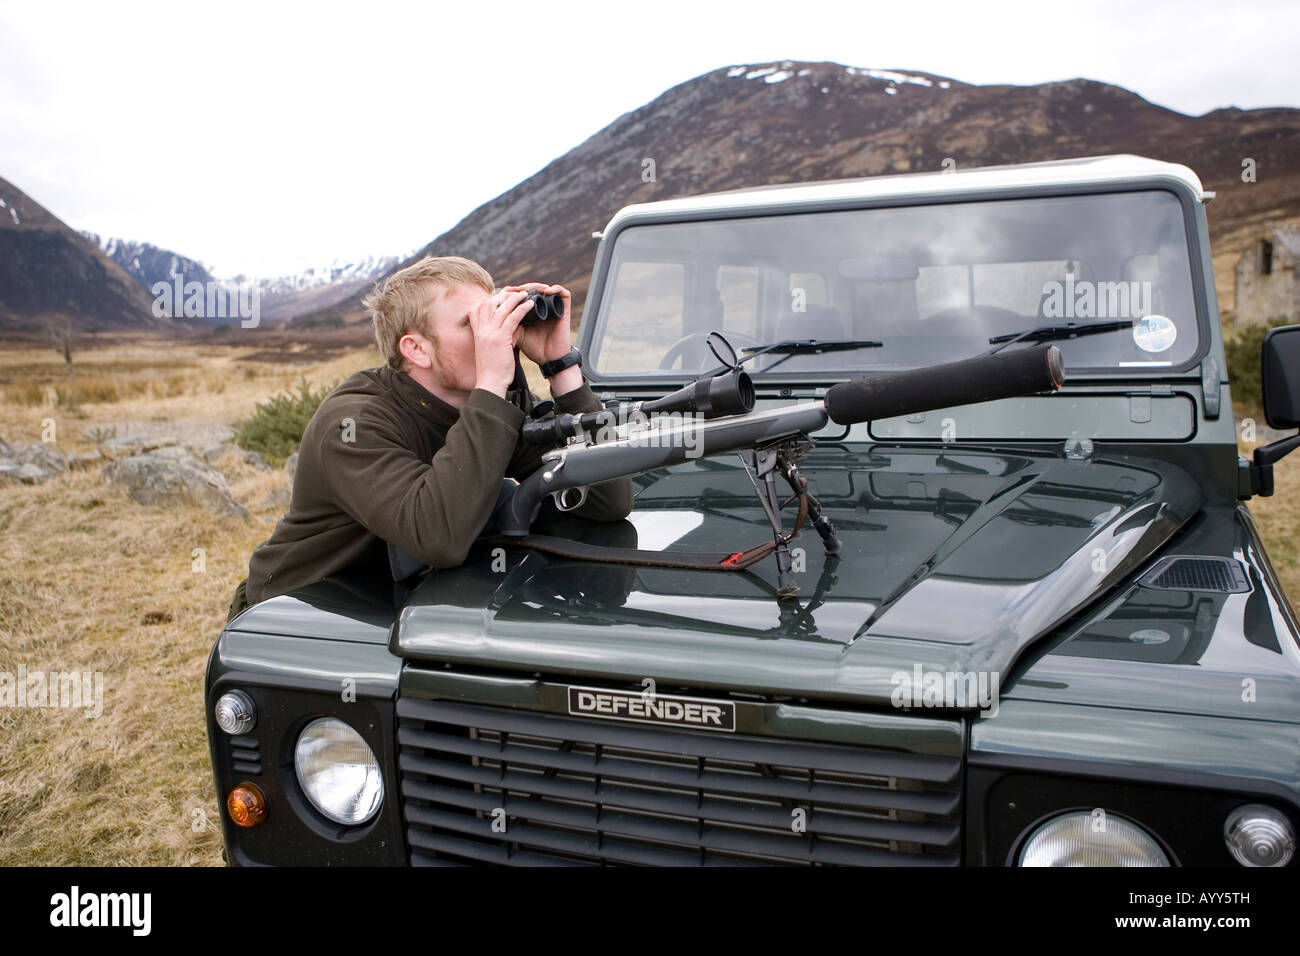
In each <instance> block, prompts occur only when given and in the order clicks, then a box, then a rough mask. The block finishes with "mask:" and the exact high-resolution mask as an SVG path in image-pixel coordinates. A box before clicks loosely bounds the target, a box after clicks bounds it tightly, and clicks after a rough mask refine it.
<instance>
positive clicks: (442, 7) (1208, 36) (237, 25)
mask: <svg viewBox="0 0 1300 956" xmlns="http://www.w3.org/2000/svg"><path fill="white" fill-rule="evenodd" d="M1297 50H1300V3H1296V2H1294V0H1219V2H1214V3H1207V2H1200V0H1184V2H1174V3H1165V2H1155V0H1142V2H1139V0H1123V2H1116V0H1090V2H1087V3H1054V2H1052V0H1037V2H1031V3H1018V2H1010V3H1002V4H998V3H979V2H975V0H964V2H954V3H948V2H943V0H924V2H915V3H900V2H895V0H891V2H888V3H877V2H873V0H856V2H854V0H849V2H824V3H823V2H816V0H808V2H803V3H791V2H789V0H782V2H764V0H747V2H745V3H742V4H715V3H701V2H699V0H694V2H676V0H646V2H640V3H635V2H633V3H615V2H612V0H605V2H603V3H579V2H572V3H566V2H563V0H548V2H546V3H538V2H535V0H534V2H530V3H510V2H495V0H494V2H489V3H466V4H449V3H446V2H442V3H428V2H416V3H395V2H387V0H365V2H361V3H356V2H354V3H351V4H335V3H328V2H320V3H301V4H299V3H290V2H284V0H261V2H257V3H245V2H239V0H233V2H226V3H212V4H206V3H188V2H187V3H175V2H169V3H152V2H149V3H144V2H139V3H137V2H131V0H119V2H114V3H102V2H96V3H89V2H87V3H74V2H60V0H47V2H41V3H36V2H32V0H19V2H12V0H0V178H4V179H8V180H9V181H10V182H12V183H13V184H14V185H15V186H17V187H18V188H19V189H22V190H23V191H24V192H26V193H27V194H28V195H30V196H31V197H32V198H33V199H35V200H36V201H37V202H39V203H40V204H42V205H43V206H45V208H46V209H48V210H49V211H50V212H52V213H53V214H54V215H56V216H58V217H59V218H60V219H62V220H63V221H64V222H66V223H68V224H69V225H70V226H72V227H74V228H76V229H88V230H91V231H94V232H97V233H100V234H101V235H105V236H116V237H119V238H125V239H134V240H139V241H145V242H151V243H153V244H155V245H158V246H162V247H164V248H168V249H172V250H174V251H176V252H179V253H181V254H183V255H186V256H189V257H190V258H194V259H198V260H200V261H202V262H204V263H207V264H208V265H210V266H211V267H213V268H214V269H215V271H216V274H217V275H220V276H233V275H235V274H238V273H243V274H245V275H254V276H268V277H269V276H275V275H284V274H290V273H294V272H298V271H301V270H303V269H305V268H308V267H311V266H320V265H325V264H328V263H330V262H333V261H336V260H337V261H355V260H358V259H361V258H363V257H365V256H385V255H397V254H405V253H410V252H412V251H414V250H416V249H417V248H419V247H420V246H423V245H424V244H425V243H427V242H429V241H431V240H432V239H434V238H436V237H437V236H438V235H440V234H441V233H443V232H445V231H446V230H448V229H450V228H451V227H452V226H454V225H455V224H456V223H457V222H459V221H460V220H461V219H462V218H464V217H465V216H466V215H468V214H469V213H470V212H472V211H473V210H474V209H475V208H476V207H478V206H479V205H481V204H483V203H485V202H487V201H489V200H491V199H493V198H495V197H496V196H498V195H500V194H502V193H504V192H507V191H508V190H510V189H511V188H512V187H513V186H515V185H516V184H518V183H519V182H520V181H522V180H524V179H526V178H527V177H529V176H530V175H532V174H533V173H535V172H537V171H538V170H540V169H541V168H543V167H544V166H545V165H546V164H547V163H549V162H550V161H551V160H552V159H555V158H556V157H558V156H560V155H562V154H563V153H565V152H566V151H568V150H569V149H571V148H573V147H574V146H577V145H579V144H580V143H582V142H583V141H584V140H586V139H587V138H588V137H590V136H591V135H593V134H594V133H596V132H598V131H599V130H601V129H602V128H603V127H605V126H607V125H608V124H609V123H611V122H613V121H614V120H615V119H617V118H618V117H619V116H620V115H622V114H623V113H626V112H629V111H631V110H635V109H637V108H638V107H640V106H642V105H644V104H646V103H648V102H649V101H651V100H652V99H654V98H655V97H656V96H658V95H659V94H660V93H662V92H664V91H665V90H667V89H669V88H670V87H673V86H675V85H677V84H679V83H682V82H685V81H687V80H689V79H691V78H693V77H696V76H699V75H701V74H703V73H707V72H709V71H711V70H715V69H718V68H720V67H724V66H732V65H754V66H761V65H766V64H770V63H773V62H780V61H782V60H810V61H823V60H828V61H832V62H838V63H842V64H844V65H846V66H855V67H865V68H873V69H901V70H916V71H922V72H927V73H934V74H939V75H942V76H949V77H952V78H954V79H958V80H961V81H963V82H968V83H981V84H987V83H1010V84H1034V83H1044V82H1049V81H1053V80H1063V79H1070V78H1073V77H1077V76H1083V77H1087V78H1089V79H1094V80H1100V81H1103V82H1107V83H1114V84H1117V85H1120V86H1124V87H1126V88H1128V89H1131V90H1133V91H1134V92H1136V93H1138V94H1140V95H1141V96H1143V97H1144V98H1146V99H1147V100H1150V101H1152V102H1154V103H1157V104H1159V105H1161V106H1165V107H1169V108H1171V109H1175V110H1178V111H1179V112H1183V113H1188V114H1192V115H1199V114H1201V113H1205V112H1208V111H1210V110H1213V109H1217V108H1219V107H1223V106H1238V107H1241V108H1243V109H1251V108H1257V107H1265V106H1300V65H1297V64H1298V63H1300V56H1297ZM539 130H540V131H545V132H546V135H544V136H539V135H538V131H539Z"/></svg>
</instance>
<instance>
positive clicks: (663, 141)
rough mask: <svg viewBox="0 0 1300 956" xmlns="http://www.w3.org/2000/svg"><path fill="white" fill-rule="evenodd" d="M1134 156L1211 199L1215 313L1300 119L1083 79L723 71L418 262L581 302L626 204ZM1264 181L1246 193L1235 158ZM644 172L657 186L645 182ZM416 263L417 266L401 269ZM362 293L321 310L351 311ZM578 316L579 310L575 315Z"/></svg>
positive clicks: (1286, 210)
mask: <svg viewBox="0 0 1300 956" xmlns="http://www.w3.org/2000/svg"><path fill="white" fill-rule="evenodd" d="M1108 153H1135V154H1138V155H1142V156H1150V157H1153V158H1156V159H1163V160H1168V161H1172V162H1180V163H1184V164H1186V165H1188V166H1190V167H1191V168H1192V169H1194V170H1196V172H1197V173H1198V174H1199V175H1200V176H1201V178H1202V180H1203V181H1204V182H1205V184H1206V187H1207V188H1208V189H1213V190H1216V191H1217V192H1218V197H1217V198H1216V199H1215V200H1214V201H1213V202H1212V203H1211V204H1210V207H1209V217H1210V224H1211V230H1212V238H1213V240H1214V242H1215V265H1216V275H1217V276H1218V284H1219V300H1220V303H1221V305H1223V306H1230V305H1231V298H1232V283H1231V261H1232V259H1233V258H1235V255H1236V254H1237V253H1239V252H1240V251H1241V249H1244V248H1245V246H1246V245H1247V244H1248V243H1249V241H1250V239H1251V235H1252V234H1251V232H1250V230H1251V228H1252V227H1253V226H1254V225H1256V224H1258V223H1261V222H1265V221H1271V220H1275V219H1282V218H1290V217H1294V216H1297V215H1300V175H1297V173H1300V110H1296V109H1261V110H1238V109H1222V110H1216V111H1214V112H1212V113H1207V114H1206V115H1204V116H1200V117H1192V116H1186V115H1183V114H1181V113H1177V112H1174V111H1173V110H1168V109H1164V108H1163V107H1159V106H1156V105H1154V104H1152V103H1149V102H1147V101H1146V100H1144V99H1143V98H1142V97H1140V96H1138V95H1136V94H1135V93H1132V92H1130V91H1128V90H1125V89H1122V88H1120V87H1116V86H1110V85H1107V84H1104V83H1097V82H1093V81H1091V80H1084V79H1076V80H1070V81H1068V82H1062V83H1048V84H1043V85H1039V86H974V85H970V84H966V83H962V82H959V81H957V80H954V79H948V78H944V77H939V76H935V75H931V74H922V73H911V72H900V71H888V70H866V69H858V68H854V67H845V66H842V65H840V64H835V63H800V62H791V61H786V62H784V63H779V64H776V63H772V64H759V65H755V66H737V67H726V68H722V69H718V70H714V71H712V72H710V73H706V74H704V75H702V76H699V77H696V78H695V79H692V80H689V81H687V82H685V83H682V84H680V85H678V86H675V87H673V88H672V89H670V90H668V91H667V92H665V93H663V94H662V95H661V96H659V97H658V98H656V99H655V100H653V101H652V102H650V103H648V104H646V105H645V106H643V107H640V108H639V109H636V110H633V111H632V112H630V113H626V114H624V115H623V116H620V117H619V118H618V119H616V120H615V121H614V122H612V123H611V124H610V125H608V126H607V127H605V128H604V129H602V130H600V131H599V132H597V133H596V134H594V135H593V136H591V137H590V138H589V139H588V140H586V141H585V142H584V143H582V144H581V145H580V146H578V147H576V148H574V149H572V150H570V151H569V152H568V153H566V154H564V155H563V156H560V157H559V158H557V159H556V160H554V161H553V162H551V163H550V164H549V165H547V166H546V167H545V168H544V169H542V170H541V171H540V172H538V173H536V174H535V175H533V176H531V177H529V178H528V179H526V180H525V181H523V182H522V183H520V184H519V185H518V186H516V187H515V188H513V189H511V190H510V191H509V192H506V193H503V194H502V195H500V196H498V197H497V198H496V199H493V200H492V201H490V202H488V203H485V204H484V205H482V206H480V207H478V208H477V209H475V210H474V211H473V212H471V213H470V214H469V215H467V216H466V217H465V218H464V219H463V220H461V221H460V222H459V223H458V224H457V225H456V226H455V227H454V228H452V229H451V230H450V231H448V232H446V233H444V234H443V235H441V236H438V237H437V238H436V239H434V240H433V241H432V242H430V243H429V244H428V245H427V246H426V247H425V248H423V249H421V250H420V252H419V253H417V254H416V257H417V258H418V257H419V256H423V255H429V254H432V255H463V256H468V257H470V258H472V259H475V260H477V261H479V262H481V263H482V264H483V265H484V266H485V267H487V268H488V270H489V271H490V272H491V273H492V275H493V278H494V279H495V280H496V281H497V282H498V284H506V283H509V282H517V281H525V280H530V279H538V280H543V281H556V282H562V283H564V284H565V285H567V286H569V288H571V289H572V290H573V291H574V293H575V302H576V303H578V304H579V309H580V305H581V303H582V302H583V300H584V299H585V294H586V291H587V285H588V282H589V279H590V270H591V266H592V260H593V255H594V252H595V244H594V242H593V241H592V239H591V234H592V232H593V231H597V230H600V229H602V228H603V227H604V225H605V224H606V222H608V220H609V218H610V216H612V215H613V213H614V212H615V211H616V210H617V209H618V208H619V207H621V206H624V205H626V204H628V203H633V202H647V201H652V200H656V199H669V198H672V197H675V196H681V195H690V194H697V193H705V192H716V191H720V190H726V189H737V188H743V187H749V186H758V185H764V184H768V183H786V182H801V181H814V180H824V179H843V178H850V177H857V176H875V175H880V174H886V173H900V172H911V171H925V170H939V169H941V168H942V164H943V161H944V159H946V158H951V159H953V160H954V161H955V163H956V164H957V166H958V167H959V168H962V167H969V166H995V165H1001V164H1006V163H1020V162H1036V161H1042V160H1050V159H1063V158H1067V157H1074V156H1096V155H1104V154H1108ZM1245 158H1251V159H1254V160H1255V163H1256V169H1257V171H1258V175H1257V181H1256V182H1254V183H1243V182H1242V181H1241V172H1242V160H1243V159H1245ZM646 159H653V160H654V164H655V181H654V182H643V181H642V172H643V169H644V168H645V166H644V164H643V162H644V160H646ZM408 261H410V260H408ZM360 309H361V304H360V294H356V295H353V296H350V297H349V298H347V299H344V300H342V301H341V302H338V303H336V304H332V305H331V306H329V307H328V308H326V309H323V310H322V312H323V313H324V312H335V313H345V314H348V315H351V316H353V317H357V316H359V314H360ZM575 311H577V310H575Z"/></svg>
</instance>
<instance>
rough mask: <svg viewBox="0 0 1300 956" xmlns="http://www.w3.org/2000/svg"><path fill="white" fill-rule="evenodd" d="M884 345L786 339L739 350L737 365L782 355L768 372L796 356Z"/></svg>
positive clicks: (853, 341)
mask: <svg viewBox="0 0 1300 956" xmlns="http://www.w3.org/2000/svg"><path fill="white" fill-rule="evenodd" d="M884 344H885V343H883V342H874V341H871V340H869V339H842V340H834V339H832V340H829V341H823V340H821V339H787V340H786V341H784V342H774V343H772V344H771V345H760V346H756V347H751V348H747V349H741V351H742V352H744V353H745V357H744V358H743V359H741V360H740V361H739V362H738V363H737V364H739V365H744V364H745V363H746V362H748V361H749V360H750V359H752V358H757V357H758V356H760V355H769V354H770V355H784V356H785V358H780V359H777V360H776V361H775V362H773V363H772V364H771V365H769V366H768V367H767V368H765V369H763V371H764V372H770V371H771V370H772V369H774V368H776V367H777V366H778V365H780V364H781V363H782V362H784V361H786V359H790V358H793V357H794V356H796V355H820V354H822V353H823V352H850V351H853V350H854V349H878V348H880V347H881V346H882V345H884Z"/></svg>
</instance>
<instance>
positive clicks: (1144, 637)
mask: <svg viewBox="0 0 1300 956" xmlns="http://www.w3.org/2000/svg"><path fill="white" fill-rule="evenodd" d="M1128 639H1129V640H1130V641H1132V642H1133V643H1134V644H1164V643H1166V642H1167V641H1168V640H1169V632H1168V631H1162V630H1160V628H1158V627H1147V628H1143V629H1142V630H1140V631H1134V632H1133V633H1132V634H1130V635H1129V636H1128Z"/></svg>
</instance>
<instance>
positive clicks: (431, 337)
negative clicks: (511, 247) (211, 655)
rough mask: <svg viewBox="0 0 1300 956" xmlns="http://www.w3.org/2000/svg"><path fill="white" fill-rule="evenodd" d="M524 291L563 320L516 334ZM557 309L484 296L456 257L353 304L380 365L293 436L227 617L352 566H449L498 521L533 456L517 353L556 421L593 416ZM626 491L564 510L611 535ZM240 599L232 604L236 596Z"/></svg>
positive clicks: (479, 273)
mask: <svg viewBox="0 0 1300 956" xmlns="http://www.w3.org/2000/svg"><path fill="white" fill-rule="evenodd" d="M529 291H537V292H541V293H544V294H550V293H558V294H559V295H560V296H561V297H562V299H563V302H564V315H563V316H562V317H561V318H558V319H553V320H550V321H547V322H541V323H537V324H531V325H528V326H521V325H520V324H519V323H520V321H521V320H522V319H523V317H524V316H525V315H526V314H527V313H528V311H529V309H530V308H531V301H530V300H529V298H528V292H529ZM570 302H571V296H570V294H569V291H568V290H567V289H565V288H564V287H562V286H558V285H545V284H543V283H540V282H530V283H526V284H524V285H518V286H506V287H505V288H504V289H502V290H500V291H497V292H494V291H493V285H492V277H491V276H490V275H488V273H487V272H486V271H485V270H484V269H483V268H482V267H481V266H479V265H478V264H477V263H474V262H471V261H470V260H468V259H462V258H460V257H458V256H446V257H440V258H434V257H427V258H425V259H422V260H421V261H419V262H417V263H415V264H414V265H411V266H408V267H407V268H405V269H402V270H400V271H398V272H395V273H394V274H393V275H391V276H389V277H388V279H386V280H385V281H384V282H382V283H380V284H379V285H378V286H377V287H376V288H375V290H374V291H373V292H372V293H371V294H370V295H369V296H367V298H366V300H365V305H366V308H367V309H368V310H369V312H370V315H371V318H372V319H373V321H374V327H375V342H376V343H377V344H378V346H379V351H380V354H381V355H383V357H384V359H385V361H386V363H387V364H386V365H384V366H382V367H380V368H374V369H366V370H364V371H361V372H357V373H356V374H355V375H353V376H351V377H350V378H348V379H347V380H346V381H344V382H343V383H342V384H341V385H340V386H339V387H338V388H336V389H335V390H334V391H333V392H331V393H330V394H329V395H328V396H327V397H326V398H325V400H324V401H323V402H321V405H320V407H319V408H318V409H317V410H316V414H315V415H313V416H312V419H311V421H310V422H309V423H308V425H307V428H306V430H305V431H304V433H303V438H302V446H301V448H300V450H299V456H298V468H297V471H296V473H295V476H294V482H293V495H292V498H291V500H290V505H289V512H288V514H286V515H285V516H284V518H282V519H281V520H280V521H279V522H278V523H277V524H276V526H275V530H274V532H273V533H272V534H271V537H270V538H269V539H268V540H267V541H265V542H263V543H262V544H261V545H259V546H258V548H257V549H256V550H255V551H254V552H253V556H252V559H251V560H250V561H249V565H248V578H247V580H246V582H241V585H240V588H239V589H237V590H236V593H235V599H234V601H232V603H231V611H230V616H231V617H232V618H233V616H234V615H235V614H237V613H238V612H239V611H240V610H242V609H243V608H244V607H246V606H248V605H250V604H256V603H258V602H259V601H264V600H266V599H267V598H270V597H275V596H276V595H279V594H284V593H286V592H288V591H291V590H293V589H294V588H297V587H301V586H303V585H306V584H310V583H312V582H314V581H319V580H321V579H322V578H325V577H328V576H329V575H331V574H334V573H336V572H338V571H341V570H343V569H345V568H349V567H352V566H355V565H358V564H361V563H363V562H376V563H379V564H380V565H381V566H382V565H388V566H390V567H391V568H392V571H393V576H394V577H395V578H398V577H404V576H406V574H408V573H409V572H410V571H411V570H412V569H413V568H418V567H420V566H423V565H428V566H431V567H434V568H446V567H455V566H456V565H458V564H461V563H462V562H463V561H464V560H465V556H466V554H467V553H468V552H469V549H470V546H471V545H472V544H473V542H474V540H475V538H477V537H478V536H479V534H480V533H481V532H482V531H483V529H484V527H485V525H486V524H487V522H488V519H489V518H490V517H491V515H492V512H493V510H494V509H495V507H496V504H497V500H498V496H499V493H500V491H501V488H502V480H503V479H504V478H506V477H510V478H515V479H522V478H524V477H526V476H527V475H528V474H530V473H531V472H533V471H534V470H536V468H537V467H538V466H539V465H540V463H541V455H542V452H543V451H544V449H542V448H539V447H530V446H521V445H520V444H519V431H520V426H521V425H522V424H523V422H524V420H525V417H526V415H527V414H528V413H529V412H530V411H531V409H532V406H533V402H534V398H533V396H532V395H531V393H530V392H529V391H528V385H527V382H526V380H525V379H524V375H523V370H522V368H521V367H520V366H519V362H518V358H517V355H516V351H515V347H516V346H518V348H519V351H521V352H523V354H524V355H526V356H528V357H529V358H530V359H532V360H533V361H535V362H537V363H538V364H539V365H541V368H542V372H543V374H545V375H547V376H548V378H549V379H550V386H551V393H552V396H553V397H554V399H555V405H556V410H557V411H559V412H589V411H599V410H600V408H601V405H600V402H599V401H598V400H597V399H596V396H595V395H594V394H593V393H592V391H591V388H590V386H588V385H587V384H586V382H585V381H584V380H583V377H582V370H581V366H580V365H579V364H577V363H578V362H579V360H580V356H579V355H578V352H577V350H576V349H571V348H570V344H569V315H570ZM631 510H632V483H631V480H630V479H626V478H622V479H616V480H613V481H607V482H603V483H601V484H597V485H592V486H591V488H590V489H589V490H588V495H587V500H586V501H585V502H584V503H583V505H582V506H581V507H580V508H578V509H576V510H575V511H574V514H578V515H583V516H584V517H587V518H592V519H596V520H601V521H617V520H619V519H621V518H624V517H626V516H627V515H628V513H629V512H630V511H631ZM241 592H242V593H241Z"/></svg>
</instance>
